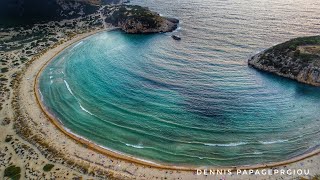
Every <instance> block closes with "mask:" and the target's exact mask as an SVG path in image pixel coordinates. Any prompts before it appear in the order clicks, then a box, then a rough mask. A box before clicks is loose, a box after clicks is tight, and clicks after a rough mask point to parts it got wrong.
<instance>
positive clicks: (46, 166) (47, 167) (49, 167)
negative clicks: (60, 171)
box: [43, 164, 54, 172]
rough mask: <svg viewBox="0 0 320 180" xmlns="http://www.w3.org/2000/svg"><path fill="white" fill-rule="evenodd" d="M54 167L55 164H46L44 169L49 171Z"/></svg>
mask: <svg viewBox="0 0 320 180" xmlns="http://www.w3.org/2000/svg"><path fill="white" fill-rule="evenodd" d="M53 167H54V165H53V164H46V165H45V166H43V171H45V172H49V171H51V169H52V168H53Z"/></svg>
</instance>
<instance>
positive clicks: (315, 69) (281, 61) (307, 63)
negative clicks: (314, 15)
mask: <svg viewBox="0 0 320 180" xmlns="http://www.w3.org/2000/svg"><path fill="white" fill-rule="evenodd" d="M248 64H249V66H251V67H254V68H256V69H259V70H263V71H267V72H271V73H274V74H277V75H279V76H283V77H287V78H290V79H294V80H297V81H299V82H302V83H306V84H310V85H314V86H320V36H312V37H302V38H296V39H292V40H290V41H287V42H285V43H282V44H279V45H276V46H274V47H271V48H269V49H267V50H265V51H263V52H261V53H259V54H257V55H255V56H253V57H252V58H250V59H249V61H248Z"/></svg>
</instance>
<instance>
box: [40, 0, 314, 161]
mask: <svg viewBox="0 0 320 180" xmlns="http://www.w3.org/2000/svg"><path fill="white" fill-rule="evenodd" d="M279 1H280V0H279ZM187 2H188V3H187ZM200 2H201V3H200ZM214 2H215V3H212V1H210V2H209V1H200V0H199V1H196V0H195V1H185V2H184V3H182V2H179V3H178V2H176V4H175V5H174V6H172V4H171V5H170V4H166V3H161V2H159V1H148V2H144V1H133V3H136V4H139V3H140V4H141V3H145V4H146V5H148V6H149V7H151V9H154V10H157V11H159V12H163V13H164V15H170V16H174V17H178V18H179V19H181V20H182V24H181V25H180V27H181V28H180V29H179V30H178V31H176V32H174V34H178V35H180V36H181V37H182V41H174V40H173V39H172V38H171V37H170V33H169V34H154V35H128V34H124V33H122V32H120V31H111V32H102V33H99V34H96V35H93V36H91V37H89V38H86V39H84V40H82V41H81V42H78V43H76V44H74V45H73V46H71V47H69V48H67V49H66V50H65V51H63V52H62V53H60V54H59V55H58V56H57V57H56V58H55V59H53V61H52V62H51V63H50V64H49V65H48V66H47V67H46V68H45V70H44V71H43V73H42V75H41V78H40V91H41V96H42V99H43V102H44V104H45V105H46V106H47V108H48V110H49V111H50V112H51V113H52V114H54V115H55V116H56V117H57V118H58V119H59V120H60V121H61V122H62V123H63V124H64V126H65V127H66V128H68V129H69V130H70V131H72V132H73V133H75V134H78V135H80V136H83V137H84V138H86V139H89V140H91V141H93V142H95V143H97V144H99V145H102V146H105V147H107V148H110V149H112V150H115V151H118V152H121V153H124V154H128V155H133V156H136V157H138V158H141V159H145V160H148V161H153V162H157V163H162V164H175V165H196V166H200V165H215V166H231V165H248V164H257V163H266V162H275V161H281V160H285V159H289V158H291V157H295V156H297V155H301V154H303V153H306V152H309V151H311V150H312V149H315V148H317V147H318V146H319V145H320V143H319V142H320V111H319V108H320V101H319V99H320V88H316V87H311V86H307V85H303V84H299V83H296V82H295V81H292V80H288V79H284V78H281V77H277V76H274V75H271V74H268V73H263V72H259V71H256V70H254V69H251V68H249V67H248V66H247V59H248V58H249V57H250V56H251V55H253V54H255V53H256V52H258V51H260V50H263V49H264V48H267V47H269V46H271V45H272V44H275V43H278V42H281V41H284V40H287V39H290V38H292V37H296V36H302V35H314V34H315V33H316V29H317V28H318V30H319V28H320V25H319V24H317V23H318V22H317V20H316V19H313V18H312V17H313V15H314V13H317V12H320V11H317V10H320V9H319V7H320V6H312V7H313V9H312V8H308V11H305V9H303V8H302V10H301V12H300V11H298V12H297V10H296V9H294V10H295V11H296V12H295V13H301V16H298V17H297V18H295V19H294V20H292V21H287V19H286V18H287V17H289V16H290V15H291V13H292V11H291V10H293V9H290V8H288V7H290V3H289V4H287V6H288V7H287V8H286V9H288V10H287V11H283V9H282V8H283V4H281V3H280V2H279V3H278V6H277V4H276V3H275V4H276V5H274V4H273V5H272V6H271V7H270V6H267V5H266V6H265V7H264V8H263V9H262V10H261V8H262V6H261V5H260V6H259V7H258V6H257V7H256V9H255V6H253V5H254V3H256V4H257V5H258V3H257V2H258V1H255V0H251V1H250V2H251V4H253V5H252V7H251V6H250V8H251V9H250V10H248V9H246V8H244V7H245V6H246V5H248V4H247V3H249V2H247V1H246V2H242V1H240V0H233V1H232V2H233V3H230V2H231V1H214ZM275 2H276V1H275ZM298 2H299V1H292V3H293V5H296V4H294V3H298ZM304 2H305V1H304ZM228 3H229V4H228ZM265 3H268V2H265ZM310 3H314V2H311V1H310ZM159 4H161V6H159ZM307 5H310V4H307ZM316 5H319V4H316ZM198 6H199V7H198ZM302 6H305V4H303V5H302ZM310 7H311V6H310ZM259 8H260V9H259ZM268 8H269V9H268ZM292 8H296V7H295V6H294V7H292ZM192 9H198V10H197V11H196V12H194V13H190V11H191V10H192ZM271 10H272V12H273V14H268V13H267V12H268V11H271ZM313 10H314V12H313ZM280 12H281V13H280ZM261 13H262V14H263V13H266V14H265V15H266V16H263V18H262V16H260V15H261ZM277 13H279V16H277ZM280 14H281V16H280ZM270 16H274V18H273V19H270ZM306 20H308V21H306ZM258 21H261V22H264V23H265V24H261V23H260V24H259V23H257V22H258ZM272 22H273V24H274V22H283V23H285V24H286V25H285V26H282V24H283V23H279V25H274V27H269V25H271V24H272ZM303 22H305V24H304V25H305V27H301V26H303V24H302V23H303ZM300 24H301V25H300ZM309 26H311V27H313V28H310V29H308V28H306V27H309ZM267 27H269V29H268V30H266V29H265V28H267ZM293 27H294V28H293Z"/></svg>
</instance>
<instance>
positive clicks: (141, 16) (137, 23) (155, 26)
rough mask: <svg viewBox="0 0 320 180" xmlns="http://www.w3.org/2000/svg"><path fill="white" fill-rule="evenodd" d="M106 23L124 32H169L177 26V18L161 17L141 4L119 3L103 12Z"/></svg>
mask: <svg viewBox="0 0 320 180" xmlns="http://www.w3.org/2000/svg"><path fill="white" fill-rule="evenodd" d="M104 13H105V15H106V16H107V17H108V18H107V19H106V22H107V23H110V24H112V25H114V26H116V27H120V28H121V29H122V30H123V31H125V32H126V33H135V34H136V33H156V32H170V31H173V30H175V29H176V28H177V27H178V23H179V20H177V19H174V18H166V17H162V16H160V15H159V14H157V13H155V12H152V11H150V10H149V9H148V8H144V7H141V6H129V5H121V6H115V7H113V8H108V9H106V11H105V12H104Z"/></svg>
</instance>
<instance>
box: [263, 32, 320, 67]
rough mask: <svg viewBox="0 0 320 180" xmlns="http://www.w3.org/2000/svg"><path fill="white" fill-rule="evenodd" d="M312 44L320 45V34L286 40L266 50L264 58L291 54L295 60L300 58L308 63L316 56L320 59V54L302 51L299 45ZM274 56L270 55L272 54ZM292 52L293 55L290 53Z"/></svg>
mask: <svg viewBox="0 0 320 180" xmlns="http://www.w3.org/2000/svg"><path fill="white" fill-rule="evenodd" d="M306 45H308V46H310V45H311V46H312V45H320V36H310V37H299V38H295V39H292V40H290V41H287V42H284V43H282V44H278V45H276V46H274V47H272V48H270V49H268V50H267V51H266V53H265V54H264V55H263V57H262V59H266V60H268V59H273V58H274V57H286V56H288V55H289V56H291V57H292V58H293V60H294V61H296V60H297V59H300V60H301V61H302V62H303V63H308V62H310V61H312V60H314V59H316V58H318V59H319V56H318V55H316V54H305V53H301V52H300V50H299V49H297V47H298V46H306ZM269 53H270V54H272V56H270V54H269ZM290 53H292V55H290Z"/></svg>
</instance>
